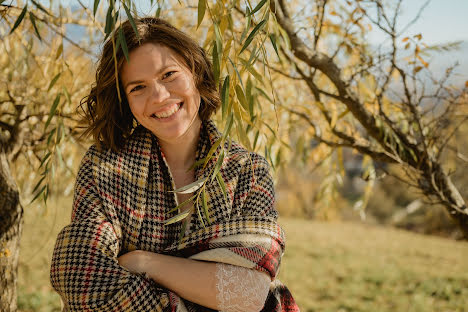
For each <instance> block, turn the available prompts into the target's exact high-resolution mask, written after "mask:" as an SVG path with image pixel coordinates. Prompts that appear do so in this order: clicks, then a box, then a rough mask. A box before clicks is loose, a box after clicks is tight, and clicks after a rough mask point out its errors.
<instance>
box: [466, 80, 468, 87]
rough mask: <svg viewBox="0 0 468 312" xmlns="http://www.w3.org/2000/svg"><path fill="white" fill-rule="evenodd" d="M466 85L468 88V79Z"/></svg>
mask: <svg viewBox="0 0 468 312" xmlns="http://www.w3.org/2000/svg"><path fill="white" fill-rule="evenodd" d="M465 87H467V88H468V80H467V81H465Z"/></svg>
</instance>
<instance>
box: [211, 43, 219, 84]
mask: <svg viewBox="0 0 468 312" xmlns="http://www.w3.org/2000/svg"><path fill="white" fill-rule="evenodd" d="M212 56H213V75H214V79H215V83H216V85H218V83H219V73H220V70H221V69H220V65H219V53H218V48H217V45H216V44H214V45H213V52H212Z"/></svg>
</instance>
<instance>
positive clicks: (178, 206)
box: [168, 195, 197, 213]
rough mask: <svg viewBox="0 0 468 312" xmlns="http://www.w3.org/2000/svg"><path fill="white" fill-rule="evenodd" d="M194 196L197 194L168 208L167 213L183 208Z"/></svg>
mask: <svg viewBox="0 0 468 312" xmlns="http://www.w3.org/2000/svg"><path fill="white" fill-rule="evenodd" d="M195 197H197V195H193V196H192V197H190V198H189V199H187V200H185V201H184V202H182V203H180V204H178V205H177V206H176V207H174V208H172V209H171V210H169V212H168V213H172V212H174V211H176V210H179V209H181V208H183V207H184V206H185V205H187V204H188V203H189V202H190V201H192V200H194V199H195Z"/></svg>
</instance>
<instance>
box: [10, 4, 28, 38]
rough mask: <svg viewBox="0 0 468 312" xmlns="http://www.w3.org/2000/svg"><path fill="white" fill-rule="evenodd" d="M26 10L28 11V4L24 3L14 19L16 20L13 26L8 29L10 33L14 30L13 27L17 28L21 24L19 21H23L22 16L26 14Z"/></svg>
mask: <svg viewBox="0 0 468 312" xmlns="http://www.w3.org/2000/svg"><path fill="white" fill-rule="evenodd" d="M27 11H28V5H27V4H26V5H25V7H24V8H23V10H22V11H21V13H20V15H19V16H18V18H17V19H16V22H15V24H14V25H13V28H12V29H11V30H10V34H12V33H13V32H14V31H15V29H16V28H18V26H19V25H20V24H21V22H22V21H23V18H24V16H25V15H26V12H27Z"/></svg>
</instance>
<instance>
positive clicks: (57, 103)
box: [44, 93, 61, 129]
mask: <svg viewBox="0 0 468 312" xmlns="http://www.w3.org/2000/svg"><path fill="white" fill-rule="evenodd" d="M60 95H61V94H60V93H59V94H57V96H56V97H55V100H54V103H53V104H52V107H51V108H50V111H49V117H48V118H47V121H46V123H45V126H44V129H47V127H48V126H49V124H50V121H51V120H52V117H54V115H55V112H56V111H57V107H58V105H59V103H60Z"/></svg>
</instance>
